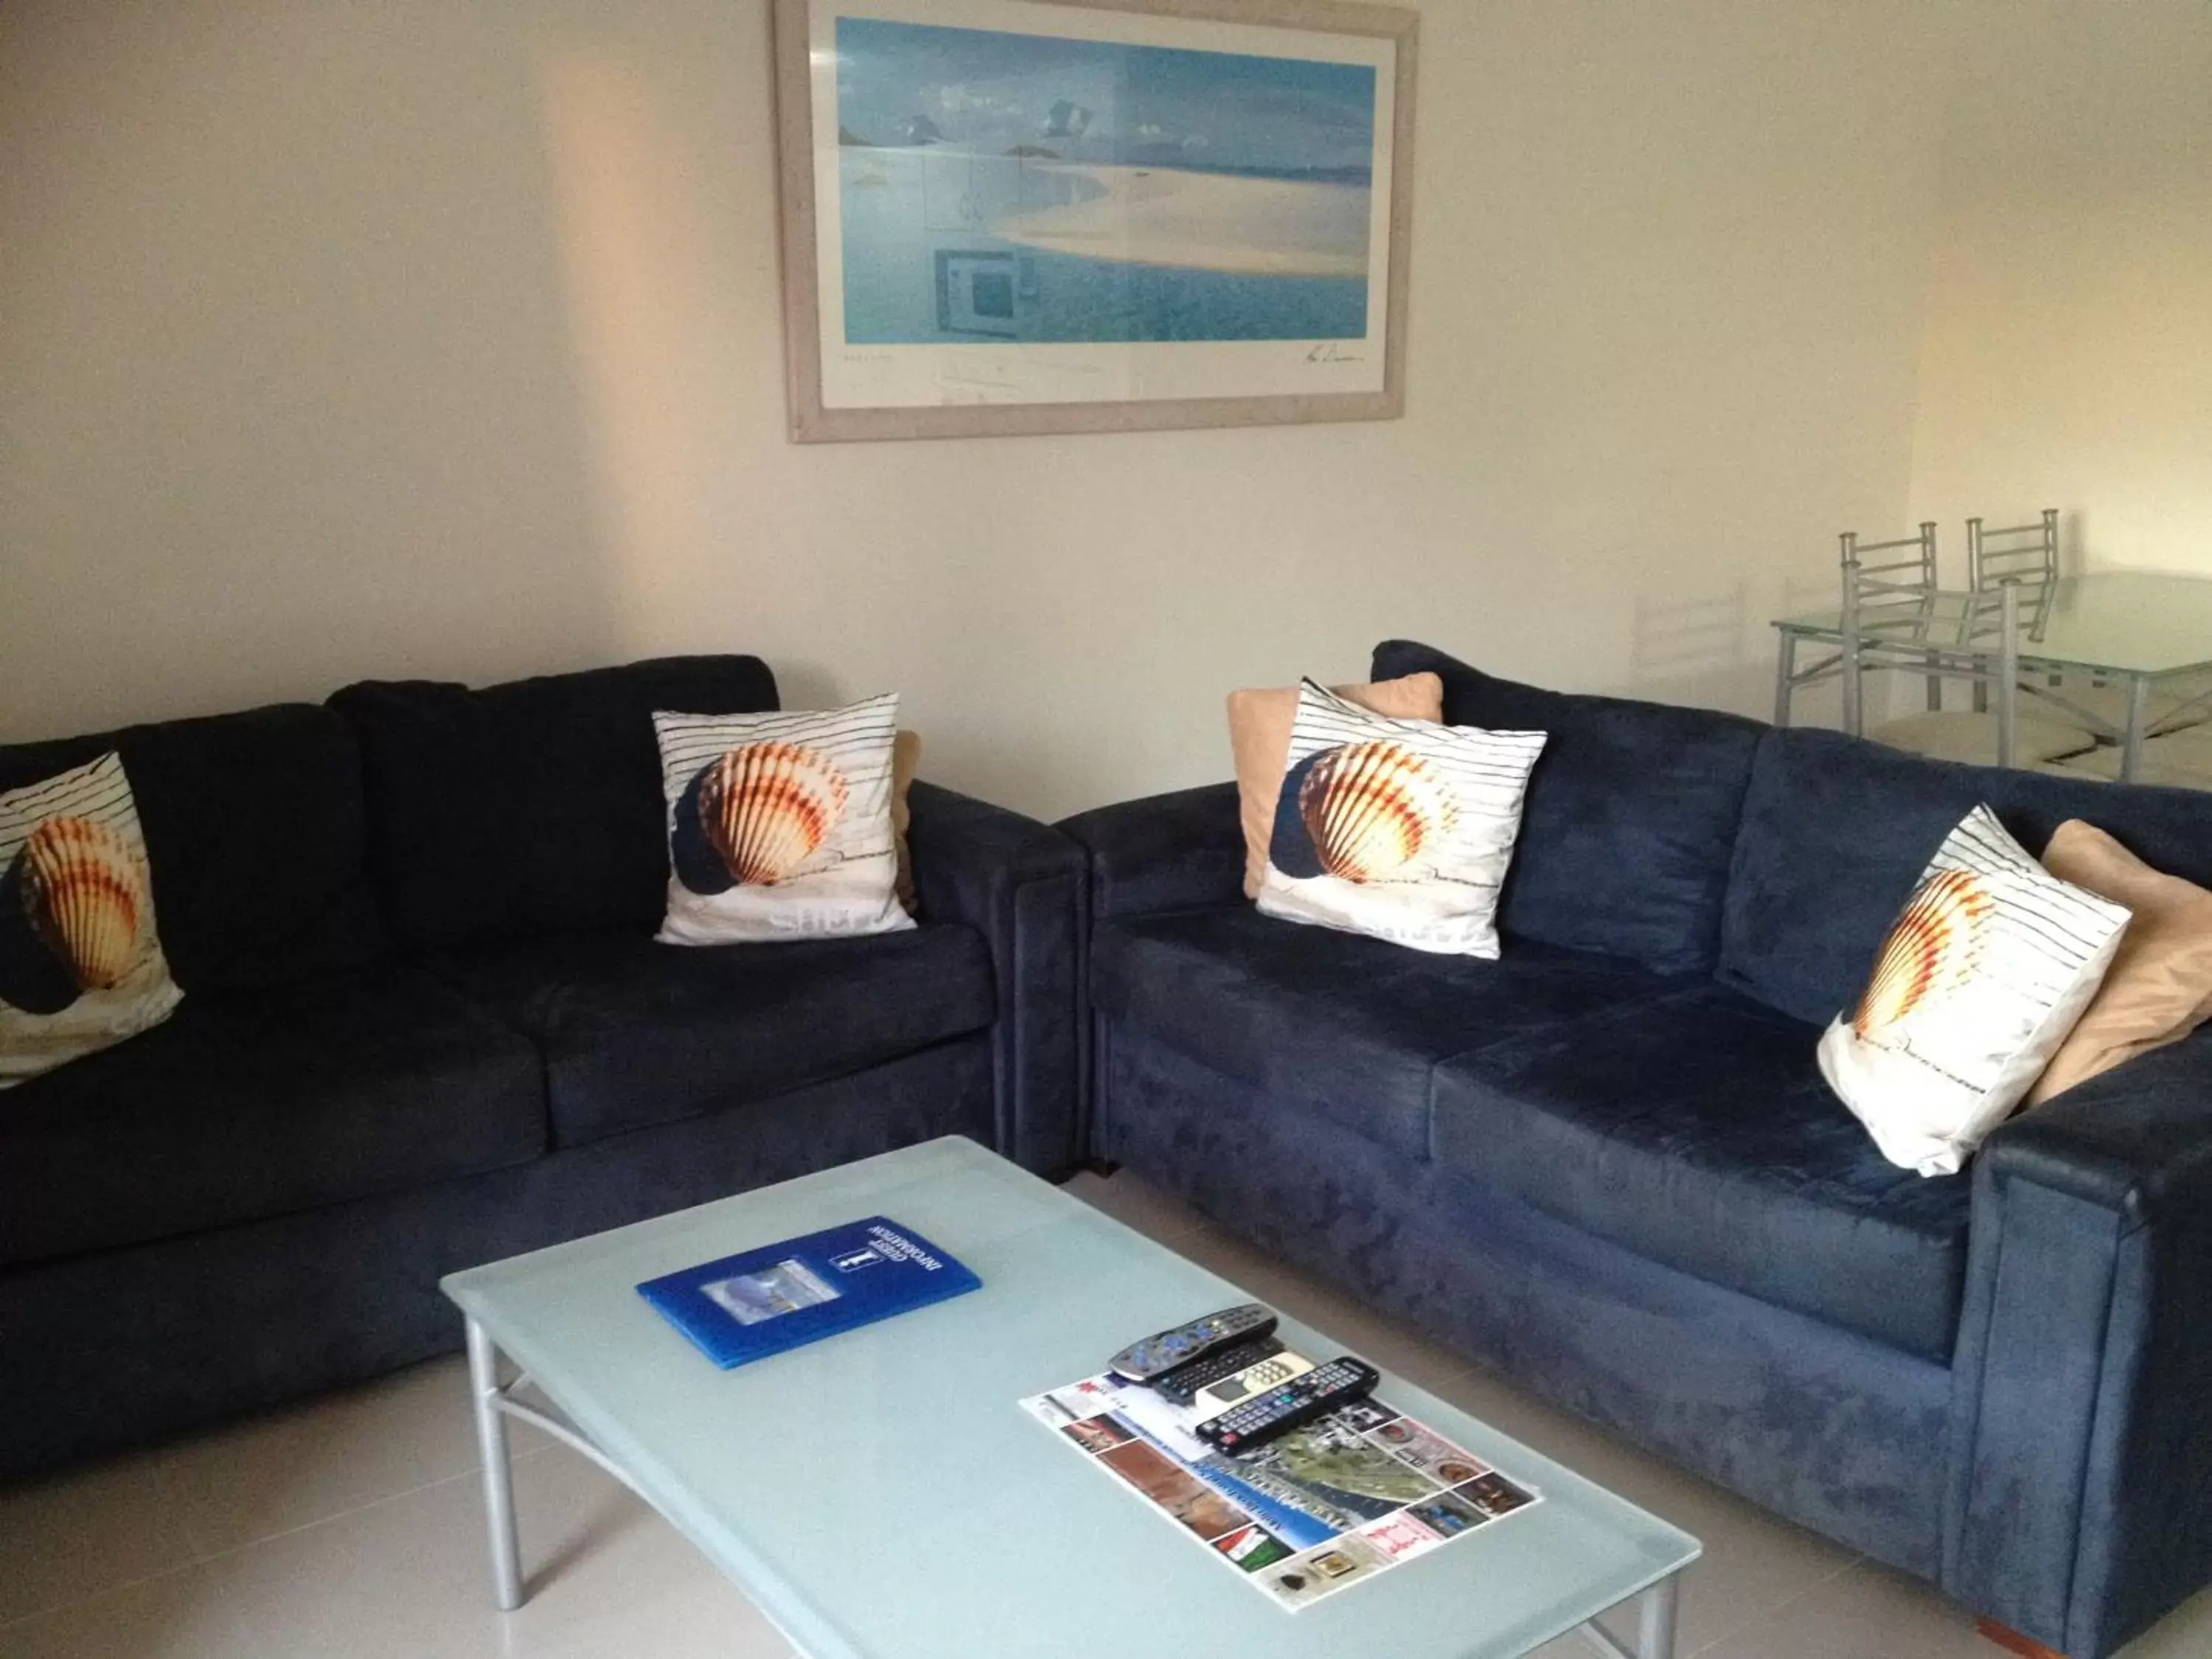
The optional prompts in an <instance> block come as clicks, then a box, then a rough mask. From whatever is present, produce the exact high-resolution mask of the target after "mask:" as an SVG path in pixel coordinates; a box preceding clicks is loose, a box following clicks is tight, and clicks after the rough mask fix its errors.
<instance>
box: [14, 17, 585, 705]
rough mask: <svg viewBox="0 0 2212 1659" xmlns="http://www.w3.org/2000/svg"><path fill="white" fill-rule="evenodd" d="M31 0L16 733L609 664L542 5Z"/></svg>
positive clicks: (23, 212) (21, 191)
mask: <svg viewBox="0 0 2212 1659" xmlns="http://www.w3.org/2000/svg"><path fill="white" fill-rule="evenodd" d="M7 10H8V13H9V20H8V27H7V30H6V39H5V45H6V56H7V58H8V61H9V70H10V71H11V73H10V74H9V77H8V79H9V86H10V88H11V91H10V94H9V98H8V100H5V101H6V106H5V107H0V155H5V156H6V158H7V161H6V164H5V167H0V173H4V175H5V176H4V177H3V178H0V205H4V215H0V216H4V218H5V220H6V222H9V223H13V224H17V225H24V224H28V225H33V226H37V225H46V226H52V227H58V228H59V229H60V232H61V233H62V234H53V235H43V234H42V235H35V236H23V237H5V236H0V293H4V294H5V295H7V296H8V299H7V303H6V305H5V306H4V307H0V360H5V361H7V362H9V364H10V365H11V368H10V370H9V374H8V375H7V376H6V377H5V381H4V383H0V430H5V431H7V432H9V434H10V440H9V444H8V445H7V446H6V447H5V452H4V453H0V545H7V546H9V547H10V548H11V549H13V551H12V552H11V554H10V555H9V569H8V580H7V584H6V585H7V587H8V590H9V592H8V598H7V600H6V602H5V603H4V604H0V668H3V671H0V734H3V735H4V736H6V737H7V738H31V737H35V736H40V735H46V734H51V733H56V732H75V731H84V730H88V729H96V728H98V727H100V726H106V725H108V724H111V723H117V722H121V721H125V720H137V719H143V718H149V717H159V716H168V715H177V714H192V713H198V712H211V711H215V710H219V709H223V708H236V707H240V706H243V705H247V704H252V703H258V702H266V701H269V700H270V699H272V698H279V697H308V698H316V697H320V696H323V695H325V693H326V692H328V691H329V690H331V688H332V687H334V686H336V685H338V684H342V683H343V682H345V681H346V680H349V679H351V678H356V677H359V676H362V675H377V676H404V675H429V676H437V677H465V678H470V679H473V680H483V679H489V678H500V677H501V676H503V675H506V674H510V673H521V672H530V671H539V670H544V669H550V668H561V667H568V666H574V665H580V664H582V663H585V662H589V661H596V660H606V659H611V657H613V656H614V655H616V654H617V653H618V652H619V651H620V648H621V647H622V645H623V631H622V629H621V627H620V625H619V620H618V614H617V609H616V606H617V603H618V594H617V585H616V577H617V573H611V572H610V571H609V570H608V568H607V567H606V561H605V556H604V554H603V551H602V549H601V546H600V541H601V537H600V535H599V532H597V530H596V529H595V527H594V525H593V523H592V516H593V515H592V507H591V503H590V501H589V499H588V491H587V489H586V479H587V478H588V477H589V476H590V474H589V467H590V462H591V457H592V453H594V450H595V448H596V447H597V446H596V445H595V444H594V443H593V441H592V440H591V438H590V436H589V435H587V434H586V432H584V431H583V430H581V429H580V424H581V423H580V420H579V405H580V397H579V391H580V387H579V384H578V374H579V369H578V365H577V362H576V361H575V357H574V354H573V353H572V350H571V345H570V339H569V334H568V327H567V325H566V316H567V313H568V306H567V304H566V301H565V296H564V289H563V283H562V269H561V265H562V258H561V248H560V246H559V244H558V241H557V238H556V224H555V222H554V220H553V216H552V214H551V212H550V210H549V208H548V189H547V184H548V181H547V176H546V169H547V159H546V155H545V152H544V147H543V145H542V143H541V142H540V138H539V134H538V122H537V120H536V118H535V116H536V112H535V110H534V108H533V105H532V99H533V89H532V84H531V81H530V77H529V73H528V65H527V63H526V61H525V60H523V59H521V58H520V56H519V53H518V50H517V44H516V40H515V30H514V27H513V22H512V20H511V19H509V18H507V17H506V16H504V15H502V14H501V12H500V11H499V9H497V8H485V7H482V6H470V5H463V6H449V5H444V4H434V3H428V0H392V3H391V4H390V5H379V6H375V7H357V8H344V7H339V8H329V7H316V8H290V9H285V8H279V9H276V10H275V11H268V12H264V11H263V10H261V9H256V10H255V11H254V13H253V15H252V17H251V18H250V19H249V18H248V17H247V16H246V14H245V13H243V12H238V11H237V10H236V9H233V13H232V15H228V16H226V15H224V13H223V12H222V9H221V8H220V7H219V6H217V5H216V4H214V3H212V0H179V3H177V4H174V5H169V6H161V7H135V6H132V7H82V6H49V7H38V6H32V7H28V8H15V7H11V8H8V9H7ZM93 480H96V481H97V485H96V487H91V486H90V485H89V482H88V481H93ZM95 663H100V664H106V665H110V666H109V667H108V668H107V669H106V670H105V671H88V666H87V665H88V664H95Z"/></svg>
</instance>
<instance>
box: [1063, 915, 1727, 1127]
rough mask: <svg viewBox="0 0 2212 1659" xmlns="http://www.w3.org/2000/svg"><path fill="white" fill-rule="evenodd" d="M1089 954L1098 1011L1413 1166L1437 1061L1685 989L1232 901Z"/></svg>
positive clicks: (1608, 970)
mask: <svg viewBox="0 0 2212 1659" xmlns="http://www.w3.org/2000/svg"><path fill="white" fill-rule="evenodd" d="M1091 948H1092V962H1091V996H1092V999H1093V1000H1094V1001H1095V1002H1096V1003H1097V1006H1098V1007H1099V1008H1100V1009H1101V1010H1103V1012H1106V1013H1107V1014H1109V1015H1111V1016H1112V1017H1114V1018H1117V1019H1120V1020H1123V1021H1126V1022H1127V1023H1128V1024H1131V1025H1133V1026H1135V1027H1137V1028H1139V1029H1140V1030H1145V1031H1146V1032H1149V1033H1151V1034H1152V1035H1153V1036H1158V1037H1159V1038H1161V1039H1162V1040H1164V1042H1168V1043H1169V1044H1170V1045H1171V1046H1173V1047H1174V1048H1176V1049H1178V1050H1180V1051H1181V1052H1182V1053H1183V1054H1186V1055H1188V1056H1189V1057H1190V1058H1191V1059H1193V1060H1200V1061H1202V1062H1203V1063H1205V1064H1206V1065H1207V1066H1212V1068H1213V1069H1214V1070H1215V1071H1218V1072H1220V1073H1224V1074H1225V1075H1226V1076H1229V1077H1232V1078H1235V1079H1237V1080H1238V1081H1240V1082H1243V1083H1248V1084H1250V1085H1253V1086H1255V1087H1256V1088H1261V1089H1264V1090H1266V1091H1267V1092H1268V1093H1269V1094H1271V1095H1274V1096H1277V1097H1283V1098H1287V1099H1291V1100H1295V1101H1297V1102H1298V1103H1301V1104H1303V1105H1305V1106H1308V1107H1310V1108H1311V1109H1313V1110H1315V1111H1316V1112H1317V1113H1320V1114H1322V1115H1325V1116H1328V1117H1330V1118H1334V1120H1336V1121H1338V1122H1340V1123H1342V1124H1344V1125H1345V1126H1346V1127H1349V1128H1352V1129H1353V1130H1356V1131H1358V1133H1361V1134H1364V1135H1365V1136H1367V1137H1368V1138H1369V1139H1372V1140H1375V1141H1377V1142H1380V1143H1381V1144H1383V1145H1384V1146H1393V1147H1395V1148H1397V1149H1398V1150H1399V1151H1401V1152H1407V1153H1408V1154H1411V1155H1412V1156H1413V1157H1416V1158H1426V1157H1427V1156H1428V1155H1429V1081H1430V1074H1431V1072H1433V1071H1434V1070H1435V1068H1436V1065H1437V1061H1438V1060H1443V1059H1444V1058H1446V1057H1447V1056H1449V1055H1452V1054H1460V1053H1462V1052H1464V1051H1466V1050H1468V1049H1470V1048H1480V1047H1482V1046H1484V1045H1486V1044H1489V1043H1492V1042H1503V1041H1504V1040H1506V1039H1508V1038H1510V1037H1515V1036H1522V1035H1525V1034H1526V1033H1528V1032H1530V1031H1534V1030H1541V1029H1543V1028H1545V1027H1547V1026H1549V1025H1553V1024H1557V1023H1559V1022H1561V1021H1565V1020H1571V1019H1574V1018H1577V1017H1578V1016H1580V1015H1583V1014H1587V1013H1589V1012H1594V1011H1595V1010H1597V1009H1601V1008H1605V1007H1609V1006H1613V1005H1615V1004H1618V1003H1620V1002H1623V1001H1628V1000H1636V999H1639V998H1649V997H1652V996H1657V995H1660V994H1664V993H1665V992H1667V991H1668V990H1671V989H1674V988H1677V987H1680V986H1682V985H1684V984H1686V983H1688V982H1689V981H1686V979H1684V978H1682V977H1680V976H1672V977H1670V976H1668V975H1662V974H1658V973H1655V972H1654V971H1653V970H1651V969H1648V968H1644V967H1642V966H1640V965H1639V964H1638V963H1632V962H1629V961H1626V960H1625V959H1623V958H1621V957H1606V956H1598V955H1595V954H1594V953H1592V952H1589V951H1569V950H1564V949H1562V948H1560V947H1559V946H1557V945H1539V944H1536V943H1534V942H1533V941H1529V940H1516V941H1512V942H1510V943H1508V944H1507V945H1506V947H1505V954H1504V958H1503V959H1502V960H1499V961H1496V962H1487V961H1484V960H1481V959H1480V958H1478V957H1442V956H1433V955H1430V954H1428V953H1426V952H1424V951H1408V950H1406V949H1404V948H1402V947H1401V946H1399V945H1387V944H1385V943H1383V941H1382V940H1380V939H1367V938H1364V937H1362V936H1360V935H1358V934H1353V933H1336V932H1334V931H1332V930H1330V929H1327V928H1321V927H1300V926H1298V925H1297V924H1295V923H1291V922H1285V921H1276V920H1274V919H1273V918H1272V917H1268V916H1263V915H1260V914H1259V912H1257V911H1256V910H1253V909H1249V908H1244V907H1241V906H1240V907H1238V908H1234V909H1218V910H1200V911H1191V912H1187V913H1185V914H1182V915H1166V916H1149V917H1144V918H1141V919H1138V920H1133V921H1125V922H1115V923H1110V924H1108V925H1107V926H1105V927H1102V928H1100V930H1099V931H1098V933H1097V936H1096V937H1095V939H1094V940H1093V942H1092V947H1091Z"/></svg>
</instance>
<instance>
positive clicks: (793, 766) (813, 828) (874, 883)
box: [653, 694, 914, 945]
mask: <svg viewBox="0 0 2212 1659" xmlns="http://www.w3.org/2000/svg"><path fill="white" fill-rule="evenodd" d="M653 732H654V735H655V736H656V737H658V738H659V741H660V776H661V789H662V794H663V797H664V799H665V800H666V802H667V807H668V865H669V877H668V914H667V915H666V917H665V919H664V920H663V921H662V922H661V924H660V932H659V935H658V937H659V939H660V941H661V943H663V944H664V945H730V944H735V943H738V942H740V941H743V940H748V939H817V938H822V937H824V936H827V935H834V934H842V933H894V932H896V931H897V930H899V929H901V928H906V927H913V926H914V919H913V918H912V917H911V916H909V915H908V914H907V912H906V910H905V908H903V907H902V905H901V904H900V903H899V901H898V896H897V892H896V882H897V876H898V855H897V848H896V840H895V836H894V833H893V827H892V800H893V778H892V774H893V752H892V751H893V746H894V744H895V743H896V738H897V734H898V697H897V696H896V694H892V695H887V696H880V697H872V698H870V699H869V700H868V701H867V702H856V703H854V704H853V705H852V706H851V707H850V708H833V709H827V710H823V711H819V712H811V713H792V714H654V715H653Z"/></svg>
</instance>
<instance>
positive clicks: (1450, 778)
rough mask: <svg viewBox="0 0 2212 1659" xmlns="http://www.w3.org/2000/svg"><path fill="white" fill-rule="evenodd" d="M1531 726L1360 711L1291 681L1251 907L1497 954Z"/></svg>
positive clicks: (1441, 947) (1537, 740) (1538, 740)
mask: <svg viewBox="0 0 2212 1659" xmlns="http://www.w3.org/2000/svg"><path fill="white" fill-rule="evenodd" d="M1544 738H1545V734H1544V733H1543V732H1486V731H1484V730H1482V729H1481V728H1480V726H1440V725H1437V724H1435V723H1433V722H1431V721H1428V720H1393V719H1391V718H1389V716H1387V715H1383V714H1373V713H1370V711H1369V710H1367V709H1364V708H1360V707H1359V706H1358V704H1356V703H1353V702H1348V701H1347V700H1346V699H1345V698H1343V697H1340V696H1337V695H1336V694H1335V693H1334V692H1332V691H1328V690H1323V689H1322V687H1321V686H1319V685H1316V684H1314V682H1313V681H1311V680H1307V681H1305V682H1304V684H1301V685H1300V686H1299V688H1298V712H1297V719H1296V720H1294V721H1293V722H1292V724H1291V747H1290V757H1289V758H1290V767H1289V769H1288V771H1287V772H1285V775H1284V777H1283V787H1282V793H1281V794H1280V796H1279V798H1278V799H1277V801H1276V805H1275V824H1274V832H1273V836H1271V837H1270V838H1269V841H1268V843H1267V871H1266V872H1265V874H1264V875H1263V876H1262V877H1261V883H1260V894H1259V905H1260V908H1261V910H1263V911H1264V912H1266V913H1267V915H1271V916H1279V917H1281V918H1283V919H1284V920H1285V921H1304V922H1313V923H1316V924H1318V925H1320V926H1322V927H1337V928H1341V929H1343V930H1345V931H1346V932H1347V933H1368V934H1371V935H1373V936H1374V937H1375V938H1376V939H1389V941H1390V942H1391V943H1393V944H1395V945H1407V946H1410V947H1411V948H1412V949H1413V950H1416V951H1436V952H1438V953H1440V954H1443V955H1452V956H1469V957H1492V958H1494V957H1496V956H1497V955H1498V895H1499V892H1500V890H1501V889H1502V888H1503V886H1504V881H1505V872H1506V868H1507V866H1509V865H1510V863H1511V862H1512V860H1513V843H1514V842H1515V840H1516V838H1517V837H1518V836H1519V835H1520V833H1521V805H1522V800H1523V799H1525V798H1526V797H1527V795H1528V774H1529V771H1530V769H1532V768H1534V765H1535V764H1536V757H1538V756H1539V755H1541V754H1542V753H1543V751H1544Z"/></svg>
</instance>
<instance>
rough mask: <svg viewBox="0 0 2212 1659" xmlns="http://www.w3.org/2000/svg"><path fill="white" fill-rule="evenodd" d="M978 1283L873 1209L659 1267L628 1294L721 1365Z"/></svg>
mask: <svg viewBox="0 0 2212 1659" xmlns="http://www.w3.org/2000/svg"><path fill="white" fill-rule="evenodd" d="M980 1283H981V1281H979V1280H978V1279H976V1277H975V1274H974V1273H970V1272H969V1271H968V1269H967V1268H965V1267H963V1266H961V1265H960V1263H959V1262H957V1261H954V1260H953V1259H952V1258H951V1256H949V1255H946V1254H945V1252H944V1251H942V1250H940V1249H938V1248H937V1246H935V1245H934V1244H933V1243H930V1242H929V1241H928V1240H927V1239H926V1238H924V1237H922V1236H921V1234H920V1233H918V1232H916V1231H914V1229H913V1228H911V1227H902V1226H901V1225H899V1224H898V1223H897V1222H896V1221H893V1220H891V1219H890V1218H889V1217H888V1216H880V1215H877V1216H870V1217H868V1218H866V1219H865V1220H861V1221H853V1222H848V1223H847V1224H846V1225H843V1226H842V1227H830V1228H828V1229H826V1230H824V1231H821V1232H818V1233H808V1234H806V1235H805V1237H800V1238H787V1239H785V1240H783V1241H782V1242H781V1243H775V1244H766V1245H763V1246H762V1247H761V1248H760V1249H754V1250H745V1251H743V1252H741V1253H740V1254H738V1255H726V1256H722V1257H720V1259H718V1260H716V1261H702V1262H701V1263H700V1264H699V1265H698V1266H696V1267H686V1268H684V1270H683V1271H682V1272H680V1273H664V1274H662V1275H661V1277H659V1279H647V1280H646V1282H645V1283H644V1284H642V1285H639V1286H638V1287H637V1290H638V1294H639V1295H641V1296H642V1297H644V1298H645V1299H646V1300H647V1301H648V1302H650V1303H651V1304H653V1306H654V1307H656V1308H658V1309H659V1310H660V1312H661V1313H662V1315H663V1316H665V1317H666V1319H667V1320H668V1322H669V1323H670V1324H671V1325H673V1326H675V1327H676V1328H677V1329H678V1330H679V1331H681V1332H683V1333H684V1335H686V1336H688V1337H690V1339H691V1340H692V1341H693V1342H694V1343H695V1344H696V1345H697V1346H698V1348H699V1351H700V1352H702V1353H704V1354H705V1355H706V1356H707V1357H708V1358H709V1359H711V1360H713V1361H714V1363H715V1364H717V1365H720V1366H721V1367H723V1368H724V1369H725V1370H727V1369H728V1368H729V1367H731V1366H733V1365H744V1364H750V1363H751V1362H752V1361H753V1360H756V1359H766V1358H769V1356H770V1355H771V1354H779V1353H783V1352H787V1351H789V1350H790V1349H793V1348H798V1347H804V1346H805V1345H806V1344H807V1343H809V1342H819V1341H820V1340H822V1339H823V1338H824V1337H827V1336H836V1335H839V1334H842V1333H843V1332H846V1331H849V1330H854V1329H857V1328H859V1327H860V1326H862V1325H869V1324H872V1323H874V1322H876V1321H877V1320H878V1319H889V1318H890V1317H892V1316H894V1315H896V1314H902V1313H910V1312H912V1311H913V1310H915V1309H916V1308H926V1307H928V1306H930V1305H931V1304H933V1303H938V1302H943V1301H945V1300H946V1299H947V1298H948V1297H956V1296H964V1295H966V1294H967V1293H968V1292H969V1291H972V1290H975V1289H977V1288H978V1286H979V1285H980Z"/></svg>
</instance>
